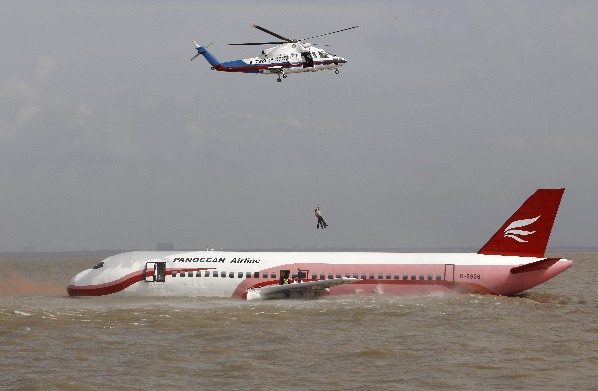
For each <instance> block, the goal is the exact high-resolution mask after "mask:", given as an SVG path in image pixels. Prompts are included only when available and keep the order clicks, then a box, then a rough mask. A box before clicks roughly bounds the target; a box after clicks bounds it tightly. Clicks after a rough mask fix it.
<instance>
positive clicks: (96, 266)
mask: <svg viewBox="0 0 598 391" xmlns="http://www.w3.org/2000/svg"><path fill="white" fill-rule="evenodd" d="M103 266H104V261H102V262H100V263H98V264H97V265H95V266H94V267H93V268H92V269H99V268H101V267H103Z"/></svg>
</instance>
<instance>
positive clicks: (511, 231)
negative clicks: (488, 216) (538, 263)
mask: <svg viewBox="0 0 598 391" xmlns="http://www.w3.org/2000/svg"><path fill="white" fill-rule="evenodd" d="M539 218H540V216H538V217H534V218H532V219H523V220H516V221H513V222H512V223H511V224H509V225H508V226H507V228H505V236H504V237H505V238H511V239H513V240H516V241H518V242H519V243H527V240H525V239H523V238H521V237H520V236H527V235H532V234H534V233H535V232H536V231H524V230H521V229H515V228H521V227H527V226H528V225H531V224H533V223H535V222H536V220H538V219H539Z"/></svg>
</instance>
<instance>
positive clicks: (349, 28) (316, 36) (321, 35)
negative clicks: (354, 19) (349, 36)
mask: <svg viewBox="0 0 598 391" xmlns="http://www.w3.org/2000/svg"><path fill="white" fill-rule="evenodd" d="M357 27H359V26H353V27H347V28H346V29H342V30H337V31H333V32H331V33H326V34H320V35H314V36H313V37H309V38H303V39H299V41H305V40H308V39H313V38H318V37H323V36H325V35H330V34H336V33H340V32H341V31H347V30H351V29H355V28H357Z"/></svg>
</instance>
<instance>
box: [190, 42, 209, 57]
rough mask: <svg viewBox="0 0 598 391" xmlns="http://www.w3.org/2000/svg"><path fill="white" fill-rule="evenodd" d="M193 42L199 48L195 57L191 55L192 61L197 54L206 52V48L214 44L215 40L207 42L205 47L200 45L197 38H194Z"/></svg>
mask: <svg viewBox="0 0 598 391" xmlns="http://www.w3.org/2000/svg"><path fill="white" fill-rule="evenodd" d="M193 44H194V45H195V49H196V50H197V54H196V55H195V56H193V57H191V61H193V60H195V58H196V57H197V56H199V55H200V54H204V53H205V52H206V49H207V48H209V47H210V46H212V44H213V42H210V43H209V44H207V45H206V46H204V47H201V46H199V44H198V43H197V42H195V40H193Z"/></svg>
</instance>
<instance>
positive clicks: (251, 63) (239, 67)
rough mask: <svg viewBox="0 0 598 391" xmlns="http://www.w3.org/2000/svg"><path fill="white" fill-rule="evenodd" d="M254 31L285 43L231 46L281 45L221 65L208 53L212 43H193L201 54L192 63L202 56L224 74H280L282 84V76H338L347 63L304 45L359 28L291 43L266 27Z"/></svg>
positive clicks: (309, 45)
mask: <svg viewBox="0 0 598 391" xmlns="http://www.w3.org/2000/svg"><path fill="white" fill-rule="evenodd" d="M253 27H255V28H256V29H258V30H261V31H263V32H265V33H268V34H270V35H273V36H274V37H276V38H278V39H280V40H281V41H274V42H246V43H231V44H229V45H269V44H280V45H278V46H275V47H272V48H269V49H265V50H263V51H262V53H261V54H260V55H259V56H257V57H251V58H245V59H242V60H233V61H227V62H220V61H218V60H217V59H216V57H214V55H213V54H212V53H210V52H209V51H208V47H210V45H211V43H210V44H209V45H206V46H205V47H204V46H200V45H198V44H197V42H195V41H193V43H194V44H195V49H196V50H197V54H196V55H195V56H193V57H192V58H191V61H193V60H194V59H195V58H196V57H197V56H199V55H200V54H201V55H202V56H204V57H205V59H206V60H207V61H208V62H209V63H210V65H211V66H212V69H213V70H216V71H221V72H243V73H259V74H276V75H278V79H277V80H278V82H281V81H282V79H281V78H280V77H281V76H282V78H283V79H286V78H287V74H289V73H298V72H315V71H321V70H326V69H334V72H335V73H336V74H338V73H339V69H338V68H339V67H340V66H341V65H343V64H346V63H347V60H346V59H344V58H342V57H339V56H336V55H334V54H330V53H327V52H326V51H325V50H323V49H319V48H317V47H316V46H315V45H314V44H311V43H309V42H304V41H305V40H308V39H312V38H317V37H322V36H324V35H330V34H335V33H339V32H341V31H346V30H351V29H354V28H357V27H359V26H353V27H349V28H346V29H342V30H338V31H333V32H331V33H326V34H321V35H316V36H313V37H309V38H304V39H289V38H285V37H283V36H281V35H279V34H276V33H275V32H272V31H270V30H267V29H265V28H263V27H260V26H256V25H254V26H253Z"/></svg>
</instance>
